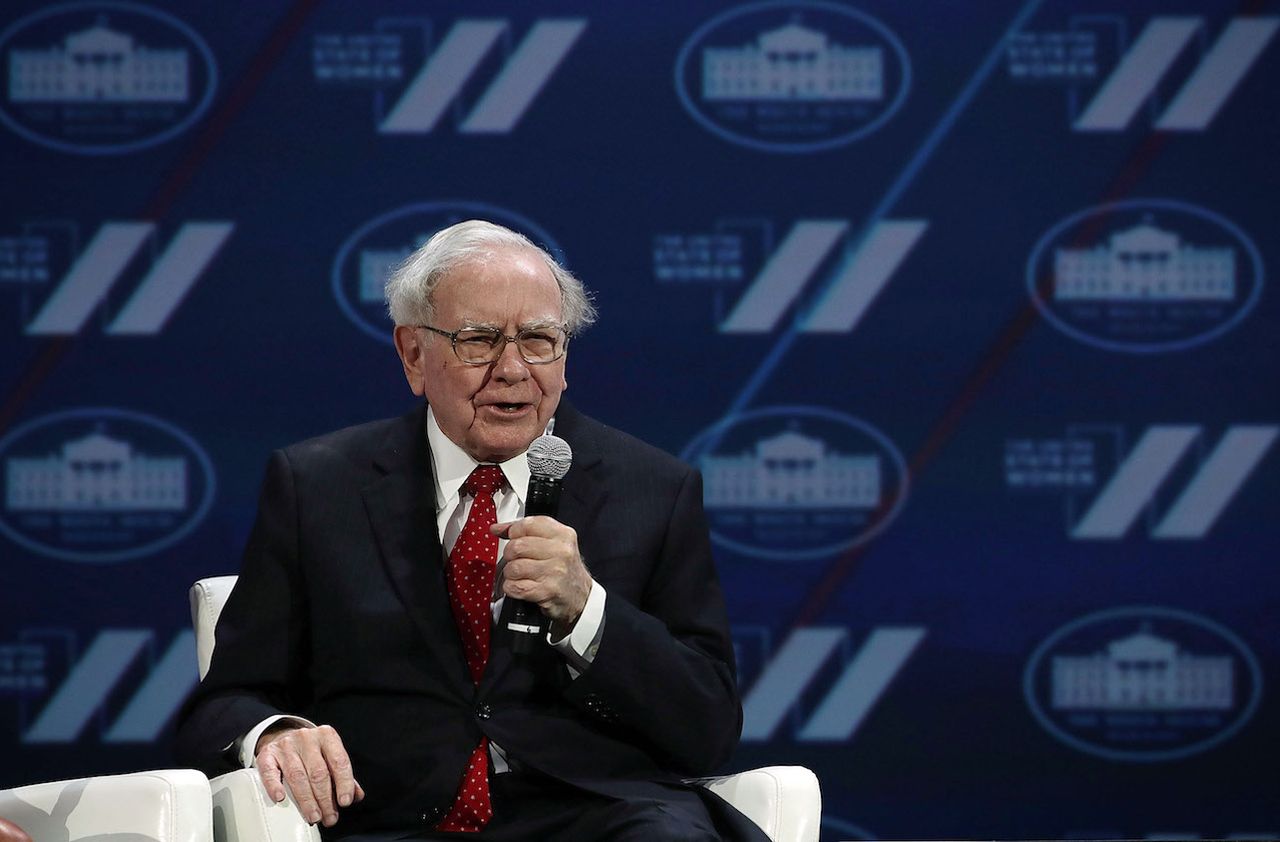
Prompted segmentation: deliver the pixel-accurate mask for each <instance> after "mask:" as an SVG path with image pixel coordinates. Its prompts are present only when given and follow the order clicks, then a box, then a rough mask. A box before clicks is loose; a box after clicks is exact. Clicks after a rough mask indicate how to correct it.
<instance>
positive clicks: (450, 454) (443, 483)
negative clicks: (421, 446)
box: [427, 406, 529, 514]
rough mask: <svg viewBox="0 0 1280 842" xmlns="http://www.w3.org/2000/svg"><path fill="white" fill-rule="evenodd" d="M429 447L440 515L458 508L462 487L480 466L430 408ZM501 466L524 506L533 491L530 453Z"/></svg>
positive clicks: (516, 457) (523, 453)
mask: <svg viewBox="0 0 1280 842" xmlns="http://www.w3.org/2000/svg"><path fill="white" fill-rule="evenodd" d="M427 444H428V445H430V447H431V467H432V469H433V473H434V474H435V480H436V514H439V513H440V512H441V511H443V510H444V509H446V508H448V509H450V510H452V509H454V508H456V507H457V505H458V498H459V490H460V489H461V488H462V484H463V483H464V482H466V481H467V477H469V476H471V472H472V471H474V470H475V469H476V466H477V465H479V464H480V463H479V462H477V461H476V460H474V459H472V458H471V455H470V454H469V453H467V452H466V451H465V450H463V449H462V448H461V447H458V446H457V445H456V444H454V443H453V441H452V440H451V439H450V438H449V437H448V436H446V435H445V434H444V431H443V430H441V429H440V424H439V422H437V421H436V414H435V413H434V412H433V411H432V410H431V407H430V406H428V407H427ZM498 467H499V468H502V475H503V476H504V477H506V479H507V485H508V486H510V488H511V490H512V491H514V492H515V494H516V497H517V498H518V499H519V500H520V505H521V506H524V496H525V494H526V493H527V491H528V488H529V455H528V453H527V452H522V453H520V454H519V455H518V456H513V457H512V458H510V459H508V460H507V461H505V462H502V463H499V465H498Z"/></svg>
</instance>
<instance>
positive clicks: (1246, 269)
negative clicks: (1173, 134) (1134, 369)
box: [1026, 199, 1263, 353]
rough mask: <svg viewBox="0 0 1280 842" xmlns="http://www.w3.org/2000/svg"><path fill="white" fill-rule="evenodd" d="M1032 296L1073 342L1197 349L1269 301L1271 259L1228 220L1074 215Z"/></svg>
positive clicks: (1149, 209)
mask: <svg viewBox="0 0 1280 842" xmlns="http://www.w3.org/2000/svg"><path fill="white" fill-rule="evenodd" d="M1026 283H1027V290H1028V292H1029V293H1030V295H1031V299H1032V301H1033V302H1034V303H1035V305H1036V307H1037V308H1038V309H1039V310H1040V312H1041V313H1042V314H1043V315H1044V317H1045V318H1046V319H1047V320H1048V321H1049V323H1050V324H1052V325H1053V326H1054V327H1056V328H1057V329H1058V330H1060V331H1062V332H1063V333H1065V334H1067V335H1068V336H1070V337H1072V338H1074V339H1078V340H1080V341H1081V342H1085V343H1087V344H1089V345H1093V346H1095V347H1098V348H1105V349H1107V350H1111V351H1125V352H1130V353H1158V352H1163V351H1176V350H1181V349H1184V348H1190V347H1194V346H1196V345H1199V344H1201V343H1203V342H1207V341H1209V340H1211V339H1214V338H1216V337H1218V336H1221V335H1222V334H1224V333H1226V332H1227V331H1229V330H1231V329H1232V328H1234V327H1235V326H1236V325H1237V324H1239V323H1240V321H1241V320H1242V319H1244V317H1245V316H1246V315H1248V313H1249V311H1251V310H1252V309H1253V307H1254V305H1255V304H1257V302H1258V299H1259V297H1260V296H1261V293H1262V285H1263V267H1262V257H1261V255H1260V254H1259V252H1258V249H1257V247H1256V246H1255V245H1254V244H1253V242H1252V241H1251V240H1250V239H1249V238H1248V237H1247V236H1246V235H1245V233H1244V232H1243V231H1241V230H1240V229H1239V228H1238V227H1236V226H1235V225H1234V224H1233V223H1231V222H1230V221H1229V220H1227V219H1226V218H1224V217H1222V216H1220V215H1219V214H1216V213H1214V212H1212V211H1209V210H1206V209H1204V208H1200V207H1197V206H1195V205H1190V204H1187V203H1185V202H1177V201H1170V200H1164V199H1137V200H1130V201H1124V202H1116V203H1114V204H1108V205H1100V206H1098V207H1093V208H1089V209H1087V210H1084V211H1081V212H1079V213H1076V214H1073V215H1072V216H1070V217H1068V218H1067V219H1065V220H1063V221H1062V222H1059V223H1058V224H1057V225H1055V226H1054V227H1053V228H1052V229H1050V230H1049V232H1048V233H1047V234H1045V235H1044V236H1043V237H1041V238H1040V241H1039V242H1038V243H1036V246H1035V248H1034V250H1033V251H1032V254H1031V257H1030V259H1029V260H1028V261H1027V273H1026Z"/></svg>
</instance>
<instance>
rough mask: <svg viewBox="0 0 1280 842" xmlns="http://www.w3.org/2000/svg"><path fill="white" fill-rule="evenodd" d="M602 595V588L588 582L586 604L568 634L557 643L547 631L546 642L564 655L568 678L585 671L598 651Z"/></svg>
mask: <svg viewBox="0 0 1280 842" xmlns="http://www.w3.org/2000/svg"><path fill="white" fill-rule="evenodd" d="M605 595H606V594H605V590H604V586H603V585H601V584H600V583H599V582H597V581H596V580H595V579H592V580H591V592H590V593H588V594H587V604H586V605H585V606H583V609H582V613H581V614H580V615H578V622H576V623H574V624H573V629H572V631H570V632H569V633H568V634H567V635H565V636H564V637H562V638H561V639H560V640H552V639H551V632H547V643H550V644H551V646H552V647H553V648H554V649H557V650H558V651H559V652H560V654H561V655H563V656H564V658H565V661H566V664H567V666H568V667H569V675H570V676H571V677H573V678H577V677H578V676H579V675H581V674H582V673H584V672H586V670H587V667H589V666H591V662H592V661H594V660H595V659H596V652H597V651H598V650H599V649H600V638H601V637H602V636H603V634H604V600H605Z"/></svg>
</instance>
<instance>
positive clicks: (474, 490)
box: [462, 465, 505, 497]
mask: <svg viewBox="0 0 1280 842" xmlns="http://www.w3.org/2000/svg"><path fill="white" fill-rule="evenodd" d="M503 482H505V479H504V478H503V476H502V469H501V468H499V467H498V466H497V465H479V466H477V467H476V469H475V470H474V471H472V472H471V476H469V477H467V481H466V482H464V483H463V484H462V488H463V490H465V491H466V492H467V493H468V494H470V495H471V496H472V497H478V496H480V495H481V494H493V492H495V491H497V490H498V489H499V488H501V487H502V484H503Z"/></svg>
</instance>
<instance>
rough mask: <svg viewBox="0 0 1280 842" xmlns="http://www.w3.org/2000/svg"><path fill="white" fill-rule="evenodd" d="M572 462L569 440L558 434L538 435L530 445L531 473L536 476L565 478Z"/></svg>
mask: <svg viewBox="0 0 1280 842" xmlns="http://www.w3.org/2000/svg"><path fill="white" fill-rule="evenodd" d="M572 462H573V450H572V449H571V448H570V447H569V442H567V441H565V440H564V439H562V438H559V437H557V436H538V437H537V438H536V439H534V440H533V444H531V445H529V473H531V474H533V475H534V476H542V477H551V478H552V479H554V480H561V479H564V475H565V474H567V473H569V465H570V464H571V463H572Z"/></svg>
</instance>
